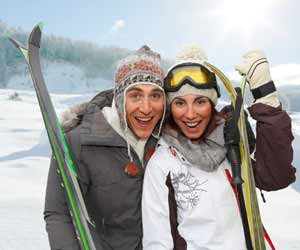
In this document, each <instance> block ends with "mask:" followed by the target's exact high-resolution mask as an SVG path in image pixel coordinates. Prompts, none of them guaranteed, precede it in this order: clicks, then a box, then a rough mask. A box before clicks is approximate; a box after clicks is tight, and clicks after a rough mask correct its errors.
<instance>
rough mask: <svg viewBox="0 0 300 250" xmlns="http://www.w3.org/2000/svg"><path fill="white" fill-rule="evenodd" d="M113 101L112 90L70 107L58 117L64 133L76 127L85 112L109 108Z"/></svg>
mask: <svg viewBox="0 0 300 250" xmlns="http://www.w3.org/2000/svg"><path fill="white" fill-rule="evenodd" d="M112 100H113V90H112V89H109V90H104V91H102V92H100V93H98V94H97V95H96V96H94V97H93V98H92V100H90V101H88V102H82V103H79V104H76V105H74V106H71V107H70V108H68V110H66V111H64V112H63V113H62V114H61V115H60V123H61V127H62V130H63V131H64V133H67V132H69V131H70V130H72V129H73V128H75V127H77V126H78V125H79V124H80V123H81V121H82V118H83V116H84V114H85V113H87V112H97V111H98V110H101V109H102V108H103V107H105V106H111V104H112Z"/></svg>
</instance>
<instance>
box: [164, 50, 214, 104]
mask: <svg viewBox="0 0 300 250" xmlns="http://www.w3.org/2000/svg"><path fill="white" fill-rule="evenodd" d="M206 60H207V57H206V54H205V52H204V51H203V50H202V49H201V48H199V47H197V46H195V45H193V46H189V47H185V48H184V49H183V50H182V51H181V52H179V53H178V54H177V55H176V63H175V64H174V65H173V66H172V67H171V68H170V69H169V70H168V72H167V74H168V73H169V72H170V71H172V70H173V69H174V68H176V67H180V65H181V64H185V63H198V64H201V65H202V66H203V67H205V68H207V67H206V66H205V65H204V62H205V61H206ZM207 70H209V69H208V68H207ZM190 94H193V95H201V96H205V97H207V98H209V99H210V100H211V101H212V102H213V103H214V104H215V105H217V103H218V94H217V91H216V89H215V88H209V89H198V88H195V87H193V86H191V85H189V84H185V85H183V86H182V87H181V88H180V89H179V90H178V91H176V92H168V93H167V102H168V104H171V102H172V101H173V99H174V98H175V97H179V96H185V95H190Z"/></svg>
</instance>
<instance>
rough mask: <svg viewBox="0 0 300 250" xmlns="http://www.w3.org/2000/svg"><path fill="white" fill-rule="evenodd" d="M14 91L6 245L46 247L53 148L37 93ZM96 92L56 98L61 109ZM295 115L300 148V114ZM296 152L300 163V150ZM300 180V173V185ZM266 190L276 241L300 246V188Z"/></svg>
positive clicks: (266, 217) (266, 213) (2, 187)
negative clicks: (46, 198)
mask: <svg viewBox="0 0 300 250" xmlns="http://www.w3.org/2000/svg"><path fill="white" fill-rule="evenodd" d="M14 92H15V90H9V89H7V90H1V89H0V107H1V109H0V138H1V140H0V148H1V150H0V194H1V195H0V221H1V228H0V249H1V250H2V249H5V250H24V249H26V250H46V249H49V246H48V239H47V235H46V231H45V225H44V221H43V214H42V213H43V206H44V195H45V187H46V180H47V174H48V167H49V157H50V147H49V144H48V140H47V137H46V134H45V130H44V125H43V122H42V117H41V114H40V111H39V108H38V105H37V100H36V97H35V93H34V92H33V91H20V90H18V93H19V98H20V99H21V100H9V96H11V95H12V94H13V93H14ZM92 95H93V94H86V95H78V94H73V95H63V94H52V95H51V97H52V99H53V103H54V106H55V108H56V110H57V112H58V113H61V112H62V111H63V110H65V109H66V108H67V107H68V106H69V105H71V104H73V103H78V102H81V101H84V100H89V99H90V98H91V97H92ZM222 104H224V103H222V102H221V105H222ZM291 115H292V118H293V129H294V133H295V136H296V137H297V138H298V139H297V140H298V141H297V146H298V151H297V152H299V145H300V141H299V137H300V123H299V120H300V119H299V118H300V113H293V114H291ZM295 157H296V158H297V157H298V158H297V159H296V161H297V162H298V163H299V155H297V154H295ZM299 172H300V169H298V173H299ZM299 179H300V178H299V175H298V182H297V185H298V184H299ZM258 195H259V194H258ZM264 195H265V197H266V200H267V203H264V204H262V203H261V204H260V209H261V212H262V219H263V221H264V224H265V227H266V228H267V230H268V232H269V234H270V235H271V237H272V239H273V241H274V244H275V246H277V249H284V250H292V249H300V239H299V233H297V232H298V227H299V225H300V215H299V211H300V193H299V192H297V191H295V189H294V188H292V187H289V188H286V189H284V190H281V191H277V192H270V193H264ZM258 199H259V201H260V202H261V199H260V197H258Z"/></svg>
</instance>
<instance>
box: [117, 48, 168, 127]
mask: <svg viewBox="0 0 300 250" xmlns="http://www.w3.org/2000/svg"><path fill="white" fill-rule="evenodd" d="M163 79H164V72H163V69H162V66H161V59H160V55H159V54H158V53H156V52H154V51H152V50H151V49H150V48H149V47H148V46H146V45H144V46H142V47H141V48H140V49H139V50H137V51H135V52H133V53H132V54H130V55H128V56H127V57H125V58H124V59H122V60H120V61H119V62H118V65H117V70H116V73H115V88H114V100H115V105H116V108H117V110H118V113H119V116H120V120H121V125H122V127H123V129H127V125H126V115H125V96H126V91H127V89H128V88H129V87H132V86H134V85H138V84H151V85H155V86H158V87H159V88H161V89H162V90H163Z"/></svg>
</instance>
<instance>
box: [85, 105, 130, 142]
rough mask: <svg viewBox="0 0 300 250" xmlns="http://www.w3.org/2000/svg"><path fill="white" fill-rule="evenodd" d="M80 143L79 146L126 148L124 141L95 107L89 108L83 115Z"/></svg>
mask: <svg viewBox="0 0 300 250" xmlns="http://www.w3.org/2000/svg"><path fill="white" fill-rule="evenodd" d="M95 109H96V111H95ZM80 141H81V145H98V146H108V147H127V144H126V141H125V140H124V139H123V138H122V137H121V136H120V135H119V134H118V133H117V132H116V131H115V130H114V129H113V128H112V127H111V125H110V124H109V123H108V122H107V121H106V119H105V118H104V115H103V113H102V111H101V110H100V109H98V108H97V107H90V108H89V109H88V111H87V113H86V114H85V115H84V117H83V120H82V124H81V128H80Z"/></svg>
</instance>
